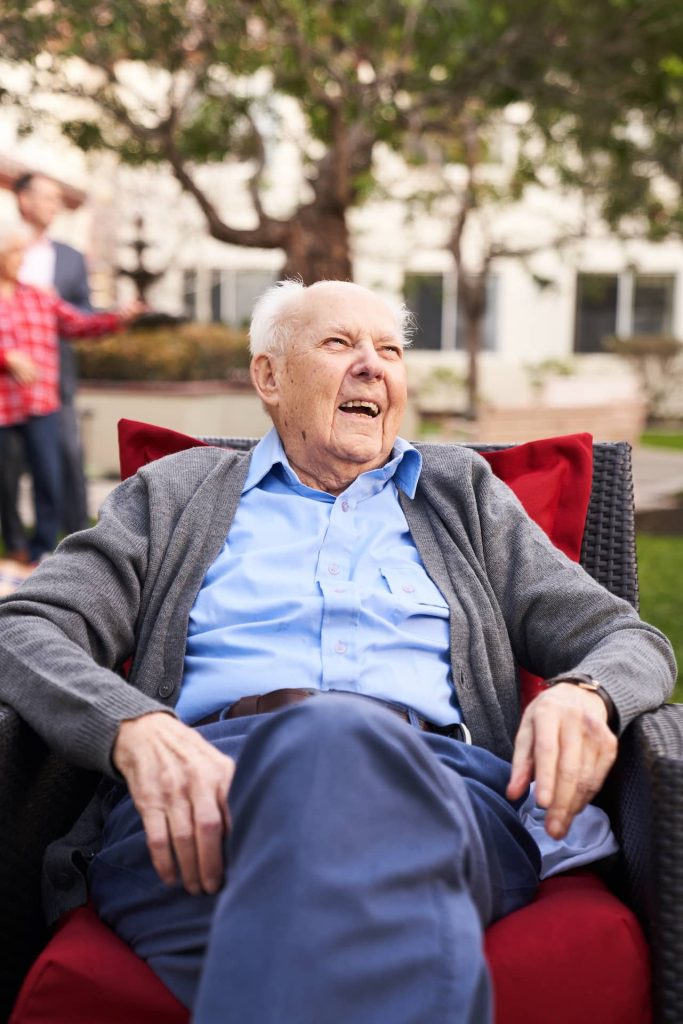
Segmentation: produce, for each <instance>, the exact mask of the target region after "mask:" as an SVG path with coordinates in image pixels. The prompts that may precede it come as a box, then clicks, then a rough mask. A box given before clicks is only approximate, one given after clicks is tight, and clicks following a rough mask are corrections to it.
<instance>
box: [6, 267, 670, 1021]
mask: <svg viewBox="0 0 683 1024" xmlns="http://www.w3.org/2000/svg"><path fill="white" fill-rule="evenodd" d="M251 342H252V350H253V360H252V379H253V382H254V386H255V388H256V390H257V391H258V393H259V395H260V397H261V399H262V401H263V402H264V404H265V406H266V407H267V409H268V411H269V412H270V414H271V416H272V419H273V424H274V429H273V430H272V431H271V433H270V434H268V435H267V436H266V437H265V438H264V439H263V440H262V441H261V442H260V443H259V444H258V445H257V446H256V448H255V449H254V450H253V452H252V453H251V454H250V455H244V454H243V453H237V452H225V451H221V450H218V449H213V448H201V449H195V450H192V451H188V452H183V453H181V454H179V455H174V456H171V457H169V458H166V459H163V460H161V461H160V462H158V463H155V464H153V465H150V466H147V467H145V468H144V469H142V470H141V471H140V472H139V473H138V474H137V475H136V476H135V477H134V478H132V479H130V480H128V481H126V482H125V483H124V484H122V485H121V486H120V487H119V488H118V489H117V490H116V491H115V492H114V493H113V495H112V496H111V497H110V498H109V499H108V501H107V502H106V503H105V505H104V507H103V509H102V513H101V518H100V521H99V523H98V525H97V526H96V527H95V528H93V529H92V530H89V531H86V532H84V533H80V534H76V535H74V536H72V537H70V538H67V540H66V541H65V542H64V543H63V544H62V545H61V547H60V549H59V550H58V552H57V554H56V555H55V556H54V557H53V558H51V559H48V561H47V562H46V563H45V564H44V565H43V566H41V568H40V570H39V571H38V572H37V573H36V574H35V575H34V576H33V577H32V578H31V579H30V580H29V581H28V583H26V584H25V585H24V586H23V587H22V589H21V590H20V591H19V592H18V593H17V594H16V595H15V596H14V597H13V598H11V599H9V600H6V601H5V602H4V603H3V605H2V607H0V644H2V646H3V648H4V654H5V657H4V663H5V665H6V666H7V667H6V670H5V671H4V673H3V676H2V679H1V680H0V697H1V698H2V699H3V700H6V701H8V702H9V703H11V704H12V705H13V706H14V707H15V708H16V709H17V711H18V712H19V713H20V714H21V715H22V716H24V717H25V718H26V719H27V720H28V721H29V722H30V723H31V724H32V725H33V726H34V728H36V729H37V730H38V731H39V732H40V733H41V734H42V735H43V736H44V737H45V738H46V739H47V741H48V742H49V743H51V744H52V745H53V746H54V747H56V748H57V749H58V750H59V751H61V752H62V753H63V754H65V755H66V756H68V757H70V758H71V759H72V760H74V761H76V762H77V763H79V764H82V765H86V766H88V767H92V768H97V769H99V770H100V771H101V772H103V773H104V775H105V777H106V778H107V779H108V780H109V781H108V782H105V783H103V785H102V786H101V787H100V791H99V793H98V795H97V797H96V800H95V802H94V804H93V805H92V806H91V807H90V808H89V810H88V811H87V812H86V813H85V815H84V816H83V817H82V818H81V819H80V821H79V822H78V823H77V825H76V826H75V828H74V830H73V831H72V833H71V834H70V836H69V837H67V838H66V839H65V840H64V841H63V842H61V843H60V844H58V845H57V846H56V847H55V848H53V850H52V851H51V853H50V855H49V857H48V861H47V864H46V872H47V878H48V880H57V882H58V884H59V886H61V888H52V890H51V891H50V889H49V887H48V911H49V912H50V913H51V914H52V915H53V916H54V914H56V913H57V912H59V911H60V910H64V909H66V908H67V907H68V906H70V905H74V904H75V903H78V902H79V901H82V900H83V899H84V898H85V895H86V883H85V880H84V878H83V876H82V875H79V873H78V865H79V864H80V865H86V864H88V863H89V865H90V866H89V870H88V883H89V888H90V893H91V896H92V898H93V900H94V902H95V905H96V906H97V908H98V910H99V912H100V914H101V916H102V917H103V918H104V920H106V921H107V922H108V923H109V924H110V925H111V926H112V927H113V928H114V929H115V930H116V931H117V932H118V933H119V934H120V935H121V936H123V937H124V938H125V939H126V941H128V942H129V943H130V944H131V945H132V946H133V948H134V949H135V950H136V951H137V952H138V953H139V954H140V955H141V956H143V957H144V958H145V959H147V961H148V962H149V963H150V964H151V966H152V967H153V969H154V970H155V971H156V972H157V974H158V975H159V976H160V977H161V978H162V979H163V980H164V981H165V982H166V983H167V984H168V985H169V987H170V988H171V989H172V990H173V991H174V992H175V993H176V994H177V995H178V997H179V998H180V999H182V1000H183V1001H184V1002H185V1003H186V1004H187V1005H188V1006H190V1007H192V1008H193V1019H194V1020H195V1021H199V1022H207V1024H208V1022H210V1024H214V1022H217V1021H235V1022H239V1024H293V1022H295V1021H296V1022H297V1024H319V1022H320V1021H323V1020H324V1021H329V1022H337V1021H339V1022H342V1021H344V1022H346V1021H353V1024H387V1022H391V1024H403V1022H405V1024H407V1022H420V1024H426V1022H428V1024H441V1022H443V1024H455V1022H459V1021H470V1022H477V1024H483V1022H486V1021H487V1020H489V1019H490V1013H491V1008H490V995H489V984H488V977H487V972H486V967H485V963H484V959H483V956H482V943H481V937H482V929H483V928H484V927H485V926H486V924H488V923H489V922H490V921H492V920H494V919H495V918H497V917H499V916H501V915H503V914H506V913H508V912H509V911H511V910H513V909H515V908H516V907H519V906H522V905H523V904H524V903H525V902H527V901H528V900H529V899H531V898H532V896H533V893H534V891H535V887H536V884H537V879H538V873H539V870H540V866H541V854H544V853H545V852H544V849H543V847H544V846H546V847H554V848H555V849H554V852H555V854H556V853H557V846H558V844H561V841H562V837H563V836H564V835H565V834H566V833H567V830H568V829H569V828H570V825H571V823H572V820H573V819H574V818H575V817H576V816H577V815H578V817H579V820H581V819H582V818H583V816H584V815H583V814H579V812H581V810H582V808H584V806H585V805H586V804H587V802H588V801H589V800H590V798H591V797H592V796H593V794H594V793H595V792H596V791H597V790H598V789H599V788H600V786H601V784H602V781H603V779H604V778H605V775H606V772H607V771H608V769H609V767H610V765H611V764H612V762H613V759H614V756H615V751H616V743H617V740H616V737H615V732H619V731H620V730H622V729H623V728H624V727H625V726H626V725H627V724H628V723H629V721H630V720H631V719H632V718H633V716H634V715H636V714H637V713H639V712H641V711H643V710H645V709H647V708H652V707H655V706H657V705H659V704H660V703H661V702H662V701H663V700H664V699H665V698H666V696H667V695H668V694H669V692H670V690H671V686H672V681H673V675H674V663H673V657H672V654H671V649H670V647H669V645H668V643H667V642H666V640H665V639H664V637H663V636H662V635H661V634H660V633H659V632H658V631H657V630H655V629H654V628H652V627H650V626H648V625H646V624H644V623H642V622H640V620H639V619H638V617H637V615H636V614H635V612H634V611H633V610H632V609H631V608H630V607H629V606H628V605H626V604H625V603H624V602H623V601H620V600H618V599H616V598H614V597H612V596H611V595H610V594H608V593H607V592H606V591H604V590H603V589H602V588H601V587H599V586H598V585H597V584H595V583H594V582H593V581H592V580H591V579H590V578H588V577H587V576H586V574H585V573H583V572H582V571H581V570H580V569H579V568H578V567H577V566H575V565H573V564H572V563H570V562H568V561H567V560H566V559H565V558H564V557H563V556H562V555H561V554H560V553H559V552H558V551H557V550H556V549H555V548H553V547H552V545H551V544H550V543H549V542H548V541H547V540H546V538H545V536H544V535H543V534H542V533H541V531H540V530H538V529H537V528H536V527H535V525H534V524H533V523H531V522H530V521H529V519H528V518H527V517H526V515H525V513H524V512H523V510H522V509H521V507H520V506H519V504H518V503H517V501H516V499H515V498H514V497H513V496H512V494H511V492H509V490H508V489H507V488H506V487H505V486H504V485H503V484H501V483H500V482H498V481H497V480H496V479H495V478H493V477H492V475H491V472H490V470H489V468H488V466H487V465H486V463H485V462H484V461H483V460H481V459H480V458H479V457H478V456H477V455H475V454H473V453H472V452H470V451H468V450H465V449H462V450H461V449H453V448H443V449H438V448H436V447H434V446H430V447H429V448H427V449H425V451H424V453H421V452H420V450H419V446H418V447H413V446H411V445H409V444H407V443H406V442H405V441H403V440H401V439H400V438H399V437H398V436H397V432H398V429H399V424H400V421H401V416H402V414H403V411H404V407H405V403H406V374H405V367H404V360H403V343H404V339H403V316H402V315H401V314H397V313H396V312H395V311H394V310H393V309H391V308H390V307H389V306H388V305H387V304H386V303H385V302H383V301H382V300H380V299H379V298H377V297H376V296H375V295H373V294H372V293H370V292H368V291H366V290H365V289H363V288H360V287H358V286H356V285H352V284H345V283H340V282H326V283H320V284H316V285H313V286H311V287H310V288H304V287H303V286H302V285H299V284H296V283H292V282H288V283H284V284H282V285H281V286H279V287H276V288H275V289H273V290H271V291H270V292H268V293H267V294H266V295H265V296H264V297H263V298H262V299H261V300H260V302H259V303H258V304H257V308H256V310H255V313H254V318H253V321H252V327H251ZM46 652H49V655H48V654H47V653H46ZM131 656H132V659H133V660H132V667H131V669H130V674H129V677H128V681H127V682H124V680H123V679H122V678H121V677H120V676H119V675H118V674H116V672H115V669H116V668H117V666H119V665H120V664H121V663H122V662H123V661H124V660H125V659H127V658H129V657H131ZM515 659H516V661H517V662H519V663H520V664H523V665H525V666H527V667H528V668H530V669H533V670H535V671H536V672H537V673H539V674H542V675H544V676H545V677H550V679H551V682H552V683H553V685H552V686H550V687H549V688H548V689H547V690H546V691H545V692H544V693H543V694H542V695H541V696H540V697H538V698H537V699H536V700H535V701H534V702H533V703H532V704H531V705H530V706H529V708H528V709H527V710H526V712H525V713H524V715H523V716H522V717H521V721H520V716H519V707H518V700H517V695H516V680H515ZM264 712H265V713H264ZM470 735H471V738H472V741H473V742H472V743H469V742H467V741H468V739H469V737H470ZM510 761H511V762H512V767H511V765H510ZM532 779H535V781H536V792H537V799H538V802H539V803H540V804H541V805H542V806H543V807H544V808H547V812H546V830H547V834H546V836H545V839H544V840H542V841H541V844H540V846H541V849H539V845H537V843H536V842H535V841H534V840H533V839H532V838H531V836H530V834H529V832H528V831H527V830H526V829H525V827H524V826H523V823H522V819H521V816H520V813H519V811H520V809H521V805H522V801H523V800H524V798H525V797H526V794H527V789H528V786H529V783H530V782H531V780H532ZM584 813H585V812H584ZM598 847H599V848H600V850H602V851H604V849H605V844H602V846H600V844H597V847H596V848H595V849H594V852H593V855H600V854H599V852H597V851H598ZM69 872H70V873H71V874H70V882H69V886H67V887H66V889H65V873H67V874H68V873H69Z"/></svg>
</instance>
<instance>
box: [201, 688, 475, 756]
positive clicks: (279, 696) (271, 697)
mask: <svg viewBox="0 0 683 1024" xmlns="http://www.w3.org/2000/svg"><path fill="white" fill-rule="evenodd" d="M326 693H334V694H339V693H342V694H347V691H343V690H303V689H294V688H289V689H283V690H271V692H270V693H258V694H254V695H253V696H252V697H242V699H241V700H238V701H235V703H234V704H232V705H231V706H230V707H229V708H228V709H227V710H223V711H214V713H213V714H212V715H207V716H206V717H205V718H200V719H199V721H198V722H193V723H192V724H193V725H194V726H198V725H210V724H211V723H212V722H218V721H219V720H220V719H222V718H223V719H225V718H244V717H246V716H247V715H267V714H270V712H271V711H280V710H281V709H282V708H288V707H291V706H292V705H294V704H301V702H302V701H304V700H308V698H309V697H324V696H325V694H326ZM351 696H354V697H363V699H364V700H371V701H373V702H374V703H375V704H379V705H381V707H383V708H386V709H387V711H392V712H393V713H394V714H395V715H398V716H399V718H402V719H403V721H404V722H411V721H412V723H413V724H414V725H416V726H418V727H419V728H420V729H422V730H423V731H424V732H437V733H441V734H443V735H446V736H454V738H455V739H460V740H462V741H463V742H465V743H469V742H471V740H470V738H469V732H468V730H467V729H465V727H464V726H462V725H461V724H460V723H455V724H453V725H445V726H441V725H434V724H433V723H432V722H428V721H427V720H426V719H424V718H420V716H419V715H415V714H411V713H409V712H408V710H407V708H404V707H403V706H402V705H400V704H392V703H391V702H390V701H386V700H380V698H379V697H369V696H367V695H366V694H355V693H354V694H351Z"/></svg>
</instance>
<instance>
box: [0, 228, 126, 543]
mask: <svg viewBox="0 0 683 1024" xmlns="http://www.w3.org/2000/svg"><path fill="white" fill-rule="evenodd" d="M27 243H28V232H27V230H26V228H25V227H24V225H23V224H21V223H19V222H17V223H10V224H4V225H1V224H0V460H2V457H3V448H4V446H5V444H6V443H7V437H8V434H9V429H8V428H9V427H15V428H19V430H20V431H21V433H22V435H23V439H24V444H25V447H26V455H27V459H28V463H29V469H30V471H31V476H32V479H33V497H34V505H35V520H36V526H35V533H34V536H33V539H32V541H31V548H30V550H31V558H32V560H33V561H34V562H37V561H39V560H40V558H41V557H42V556H43V555H45V554H46V553H48V552H50V551H52V549H53V548H54V546H55V544H56V542H57V532H58V529H59V522H60V512H61V501H62V473H61V458H60V448H59V428H58V422H57V414H58V411H59V347H58V337H59V335H61V336H62V337H66V338H97V337H101V336H102V335H105V334H112V333H114V332H115V331H118V330H120V329H121V328H123V327H125V326H126V325H127V324H128V323H130V322H131V321H132V320H133V319H135V317H136V316H137V315H138V314H139V313H141V312H142V311H143V309H144V307H143V306H142V304H141V303H137V302H136V303H134V304H133V305H132V306H130V307H128V308H127V309H125V310H122V311H121V312H118V313H81V312H79V311H78V310H76V309H74V307H73V306H70V305H69V304H68V303H66V302H63V301H62V300H61V299H60V298H59V296H58V295H57V294H56V293H51V292H45V291H41V290H40V289H38V288H32V287H30V286H29V285H23V284H20V283H19V280H18V275H19V271H20V268H21V265H22V261H23V258H24V253H25V251H26V246H27Z"/></svg>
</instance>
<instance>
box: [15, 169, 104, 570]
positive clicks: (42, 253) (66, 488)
mask: <svg viewBox="0 0 683 1024" xmlns="http://www.w3.org/2000/svg"><path fill="white" fill-rule="evenodd" d="M14 192H15V195H16V197H17V205H18V207H19V212H20V214H21V217H22V219H23V221H24V223H25V225H26V226H27V227H28V229H29V232H30V242H29V245H28V248H27V250H26V255H25V258H24V262H23V265H22V267H21V271H20V274H19V279H20V281H21V282H22V283H23V284H27V285H32V286H33V287H35V288H40V289H42V290H44V291H53V290H54V291H56V292H57V294H58V295H59V297H60V298H62V299H64V300H65V301H66V302H68V303H69V304H70V305H72V306H75V307H76V308H77V309H79V310H81V311H90V310H91V309H92V306H91V304H90V288H89V284H88V272H87V268H86V264H85V259H84V257H83V254H82V253H81V252H79V251H78V250H77V249H74V248H73V247H72V246H70V245H65V244H64V243H63V242H55V241H53V240H52V239H51V238H49V237H48V234H47V232H48V231H49V228H50V226H51V224H52V223H53V221H54V219H55V217H56V216H57V215H58V214H59V213H60V212H61V210H62V208H63V195H62V189H61V187H60V186H59V184H58V183H57V182H56V181H53V180H52V179H51V178H48V177H46V176H45V175H43V174H23V175H21V177H20V178H18V179H17V181H16V182H15V185H14ZM59 348H60V359H59V390H60V401H61V409H60V411H59V416H58V418H57V422H58V429H59V450H60V455H59V458H60V460H61V463H62V465H61V476H62V482H63V486H62V493H63V503H62V510H61V514H60V517H61V527H62V529H63V530H64V531H65V532H66V533H73V532H75V531H76V530H82V529H84V528H85V527H86V526H87V525H88V505H87V490H86V482H85V473H84V469H83V450H82V446H81V440H80V435H79V430H78V421H77V418H76V410H75V407H74V400H75V396H76V385H77V366H76V354H75V352H74V351H73V349H72V347H71V346H70V345H69V344H68V342H67V341H66V340H65V339H64V338H60V342H59ZM24 463H25V453H24V449H23V445H22V443H21V437H20V436H19V432H18V431H14V432H12V436H11V438H10V439H9V440H8V441H7V442H6V444H5V446H4V450H3V458H2V463H1V464H0V522H1V523H2V538H3V541H4V544H5V550H6V553H7V555H8V557H10V558H14V559H16V560H17V561H21V562H25V561H28V559H29V558H30V555H29V552H28V548H27V542H26V536H25V533H24V529H23V526H22V523H21V519H20V517H19V511H18V507H17V506H18V495H19V479H20V476H21V473H22V471H23V469H24Z"/></svg>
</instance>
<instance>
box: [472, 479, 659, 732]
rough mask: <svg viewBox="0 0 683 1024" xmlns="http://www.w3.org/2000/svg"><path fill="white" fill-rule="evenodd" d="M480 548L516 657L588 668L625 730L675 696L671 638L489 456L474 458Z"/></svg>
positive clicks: (535, 667)
mask: <svg viewBox="0 0 683 1024" xmlns="http://www.w3.org/2000/svg"><path fill="white" fill-rule="evenodd" d="M472 480H473V487H474V491H475V495H476V505H477V509H478V517H479V530H480V538H481V551H482V555H483V560H484V564H485V568H486V573H487V576H488V579H489V580H490V582H491V586H492V587H493V590H494V592H495V594H496V598H497V600H498V602H499V605H500V607H501V610H502V613H503V616H504V619H505V623H506V626H507V629H508V634H509V637H510V641H511V644H512V648H513V651H514V654H515V657H516V659H517V661H518V663H519V664H521V665H523V666H524V667H525V668H528V669H530V670H531V671H533V672H535V673H537V674H538V675H541V676H543V677H545V678H549V677H551V676H555V675H559V674H561V673H564V672H572V671H575V672H585V673H587V674H589V675H591V676H593V677H594V678H596V679H598V680H599V681H600V682H601V683H602V684H603V685H604V687H605V689H606V691H607V692H608V693H609V695H610V697H611V698H612V700H613V701H614V704H615V707H616V710H617V712H618V714H619V724H620V730H621V731H623V729H624V728H625V727H626V725H628V723H629V722H630V721H631V720H632V719H633V718H634V717H635V716H636V715H638V714H641V713H642V712H643V711H647V710H650V709H652V708H655V707H659V705H660V704H662V703H663V702H664V701H666V700H667V699H668V697H669V696H670V694H671V692H672V689H673V684H674V681H675V678H676V664H675V658H674V655H673V650H672V648H671V644H670V643H669V641H668V640H667V639H666V637H665V636H664V635H663V634H662V633H661V632H660V631H659V630H658V629H656V628H655V627H654V626H651V625H649V624H648V623H646V622H643V621H642V620H641V619H640V618H639V616H638V614H637V612H636V611H635V610H634V609H633V608H632V607H631V605H630V604H628V602H626V601H623V600H622V599H620V598H618V597H615V596H614V595H613V594H611V593H610V592H609V591H608V590H606V589H605V588H604V587H602V586H601V585H600V584H599V583H597V582H596V581H595V580H594V579H593V578H592V577H591V576H589V575H588V573H586V572H585V571H584V570H583V569H582V568H581V566H579V565H577V564H576V563H575V562H572V561H571V560H570V559H568V558H566V557H565V555H563V554H562V552H560V551H559V550H558V549H557V548H556V547H554V545H553V544H552V543H551V542H550V541H549V540H548V538H547V537H546V535H545V533H544V532H543V531H542V530H541V529H540V528H539V527H538V526H537V525H536V524H535V523H534V522H533V521H532V520H531V519H530V518H529V517H528V515H527V514H526V512H525V511H524V509H523V508H522V506H521V504H520V503H519V501H518V500H517V498H516V497H515V495H514V494H513V493H512V491H511V490H510V489H509V488H508V487H507V486H506V485H505V484H503V483H501V482H500V481H499V480H498V479H497V478H496V477H495V476H494V475H493V474H492V472H491V470H490V468H489V467H488V465H486V463H485V462H484V460H482V459H476V460H474V461H473V468H472Z"/></svg>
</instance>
